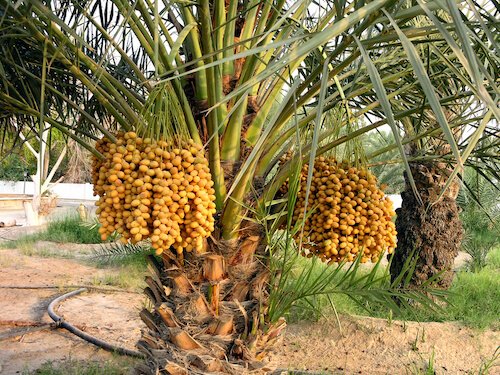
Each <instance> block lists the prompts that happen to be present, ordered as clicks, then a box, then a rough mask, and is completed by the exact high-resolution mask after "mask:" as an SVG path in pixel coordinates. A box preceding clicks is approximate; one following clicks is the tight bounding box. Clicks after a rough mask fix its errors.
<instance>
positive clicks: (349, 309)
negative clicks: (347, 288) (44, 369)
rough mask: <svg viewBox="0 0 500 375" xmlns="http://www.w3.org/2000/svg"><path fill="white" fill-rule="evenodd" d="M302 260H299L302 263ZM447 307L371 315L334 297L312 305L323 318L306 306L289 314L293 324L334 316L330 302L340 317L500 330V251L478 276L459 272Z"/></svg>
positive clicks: (376, 309) (373, 309) (378, 309)
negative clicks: (456, 323)
mask: <svg viewBox="0 0 500 375" xmlns="http://www.w3.org/2000/svg"><path fill="white" fill-rule="evenodd" d="M302 261H303V260H300V262H302ZM449 292H450V295H449V296H448V298H447V301H448V304H447V305H445V306H443V309H442V310H441V311H439V310H437V311H431V310H429V309H426V308H423V307H420V306H413V307H412V308H411V309H403V310H402V311H401V314H400V315H396V314H393V313H392V312H391V311H389V310H387V309H386V308H384V307H382V306H379V305H373V304H372V305H368V304H366V306H365V307H366V308H368V309H369V310H370V311H369V312H368V311H367V310H366V309H364V308H363V307H362V306H360V305H359V304H356V303H355V302H354V301H353V300H352V299H351V298H349V297H347V296H345V295H342V294H334V295H330V296H319V297H317V298H316V299H315V300H314V301H312V302H313V303H314V304H315V305H316V306H317V307H319V309H318V310H319V311H320V314H319V315H318V314H317V313H316V314H315V313H311V310H310V309H307V306H303V305H301V304H300V303H299V304H297V305H296V306H295V307H294V308H293V309H292V310H291V312H290V316H289V317H288V318H289V320H290V321H292V322H293V321H297V320H304V319H312V320H315V319H317V318H319V317H320V316H321V315H329V316H331V315H332V314H333V311H332V308H331V306H330V301H329V299H328V298H330V300H331V301H332V302H333V304H334V306H335V309H336V311H337V312H338V313H343V314H356V315H370V316H374V317H379V318H385V319H388V320H391V319H399V320H411V321H438V322H440V321H458V322H462V323H464V324H465V325H467V326H470V327H473V328H478V329H485V328H490V329H500V319H499V317H500V248H497V249H495V250H493V251H491V252H490V254H489V255H488V257H487V265H486V266H485V267H484V268H483V269H482V270H480V271H479V272H475V273H473V272H467V271H466V270H462V271H459V272H458V273H457V275H456V277H455V280H454V282H453V285H452V286H451V288H450V289H449Z"/></svg>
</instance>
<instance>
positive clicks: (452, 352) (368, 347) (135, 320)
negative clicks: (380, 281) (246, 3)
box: [0, 230, 500, 375]
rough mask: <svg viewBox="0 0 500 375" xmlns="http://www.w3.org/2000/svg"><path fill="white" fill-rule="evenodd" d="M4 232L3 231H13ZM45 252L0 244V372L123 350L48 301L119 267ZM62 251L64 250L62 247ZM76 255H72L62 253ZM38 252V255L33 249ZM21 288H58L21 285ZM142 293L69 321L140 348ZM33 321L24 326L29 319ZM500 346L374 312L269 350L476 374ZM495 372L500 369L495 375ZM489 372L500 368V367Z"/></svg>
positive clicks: (293, 356)
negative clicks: (59, 320)
mask: <svg viewBox="0 0 500 375" xmlns="http://www.w3.org/2000/svg"><path fill="white" fill-rule="evenodd" d="M13 233H14V232H13V231H12V230H11V231H10V232H9V233H7V232H6V231H3V232H2V231H0V237H4V238H5V237H9V236H13V235H14V234H13ZM37 246H43V248H44V249H46V248H47V247H50V250H51V253H50V255H47V254H48V253H42V254H45V256H44V257H40V256H39V255H36V254H37V253H36V252H35V253H33V254H30V253H29V252H26V251H24V254H23V251H22V250H20V249H8V248H5V245H4V248H0V306H1V308H0V374H2V375H4V374H19V373H23V372H26V371H30V370H34V369H37V368H39V367H40V366H41V365H42V364H43V363H45V362H47V361H56V362H58V361H64V360H68V359H72V360H97V361H113V360H116V355H113V354H111V353H108V352H106V351H104V350H102V349H98V348H97V347H95V346H93V345H92V344H89V343H88V342H86V341H83V340H81V339H80V338H78V337H76V336H74V335H72V334H71V333H69V332H68V331H66V330H62V329H42V328H44V327H43V326H42V327H37V326H36V325H39V324H44V323H50V322H51V319H50V318H49V317H48V315H47V306H48V304H49V303H50V301H51V300H53V299H54V298H56V297H57V296H59V295H61V294H63V293H64V292H65V291H66V290H68V289H64V287H65V286H66V287H67V286H74V285H93V284H95V280H97V279H102V278H103V277H105V276H106V275H109V274H111V275H112V274H113V273H116V272H119V270H115V269H109V268H108V269H103V268H97V267H94V266H92V265H89V263H88V262H87V263H85V262H84V261H83V260H82V257H81V256H77V255H78V254H80V255H81V254H85V253H87V252H88V249H89V247H88V246H87V247H85V246H82V245H79V246H73V245H64V246H55V245H52V246H50V244H48V243H44V244H42V245H40V244H39V245H37ZM58 249H59V250H58ZM57 252H61V254H62V255H63V256H66V257H67V255H68V254H69V253H73V255H75V257H73V258H69V259H68V258H65V259H63V258H60V257H57V255H55V254H57ZM25 254H29V255H25ZM14 286H17V287H30V286H31V287H43V286H46V287H49V286H51V287H54V286H55V287H57V288H53V289H43V288H37V289H15V288H12V287H14ZM144 304H145V299H144V297H143V296H142V294H141V293H131V292H130V291H128V292H113V293H110V292H104V291H98V290H92V291H90V292H88V293H85V294H81V295H78V296H75V297H73V298H71V299H69V300H67V301H64V302H63V303H61V304H60V305H59V306H58V308H57V309H56V310H57V312H58V314H59V315H61V316H63V317H64V319H65V320H66V321H68V322H70V323H71V324H73V325H75V326H77V327H78V328H80V329H82V330H84V331H85V332H87V333H89V334H91V335H94V336H96V337H99V338H101V339H103V340H106V341H108V342H110V343H113V344H115V345H118V346H122V347H126V348H129V349H134V347H135V344H136V342H137V341H138V339H139V338H140V331H141V329H142V328H143V327H144V326H143V323H142V322H141V320H140V319H139V311H140V310H141V309H142V308H143V307H144ZM20 325H25V326H20ZM499 344H500V334H499V332H496V331H491V330H485V331H477V330H473V329H470V328H467V327H464V326H462V325H460V324H458V323H432V322H431V323H417V322H399V321H392V322H388V321H387V320H383V319H373V318H367V317H349V316H341V317H340V327H339V324H338V322H337V321H336V320H335V319H331V320H322V321H320V322H315V323H300V324H293V325H290V326H289V327H288V328H287V330H286V332H285V335H284V337H283V342H282V343H281V344H280V345H279V346H278V347H277V348H276V350H275V352H274V353H272V354H271V355H270V361H271V365H272V367H275V368H279V369H283V370H287V369H289V370H302V371H304V370H308V371H313V372H314V373H321V374H374V375H377V374H414V373H417V374H418V373H423V372H418V371H423V370H425V369H426V366H427V364H428V362H429V360H430V359H431V358H434V360H433V366H434V369H435V371H436V374H476V373H477V372H478V370H479V368H480V366H481V364H482V363H484V362H485V361H487V360H489V359H490V358H492V356H493V355H494V352H495V350H496V349H497V347H498V345H499ZM495 371H496V372H495ZM489 373H490V374H500V370H499V368H498V367H495V368H494V369H492V370H490V372H489Z"/></svg>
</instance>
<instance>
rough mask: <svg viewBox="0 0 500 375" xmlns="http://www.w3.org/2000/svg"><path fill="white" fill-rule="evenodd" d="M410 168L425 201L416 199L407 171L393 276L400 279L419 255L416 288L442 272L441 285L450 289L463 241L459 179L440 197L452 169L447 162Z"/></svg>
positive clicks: (397, 224)
mask: <svg viewBox="0 0 500 375" xmlns="http://www.w3.org/2000/svg"><path fill="white" fill-rule="evenodd" d="M410 169H411V172H412V175H413V178H414V180H415V184H416V187H417V190H418V191H419V192H420V195H421V197H422V201H423V204H420V203H419V202H418V200H417V199H416V197H415V195H414V193H413V191H412V189H411V187H410V184H409V182H408V178H407V176H406V174H405V181H406V187H405V191H404V192H403V193H402V194H401V196H402V198H403V203H402V206H401V208H399V209H398V210H396V214H397V219H396V230H397V232H398V245H397V248H396V251H395V254H394V259H393V260H392V263H391V268H390V272H391V277H392V280H394V279H396V278H397V277H398V275H399V274H400V272H401V270H402V269H403V265H404V263H405V261H406V260H407V259H408V258H409V257H416V258H417V260H416V268H415V272H414V274H413V276H412V278H411V281H410V285H411V286H413V287H416V286H419V285H422V284H423V283H425V282H426V281H427V280H429V279H430V278H433V277H436V276H437V275H438V274H439V273H441V275H440V278H439V281H438V282H437V285H438V286H439V287H442V288H448V287H450V285H451V282H452V279H453V269H452V268H453V262H454V259H455V257H456V256H457V254H458V250H459V248H460V244H461V241H462V235H463V230H462V224H461V222H460V219H459V215H458V214H459V210H458V206H457V203H456V198H457V195H458V190H459V181H458V180H457V181H454V182H453V183H452V184H451V185H450V187H449V189H448V190H447V191H446V192H445V193H444V194H443V196H442V197H441V199H440V200H439V201H437V199H438V198H439V196H440V194H441V191H442V189H443V186H444V184H445V183H446V180H447V176H448V175H449V174H450V169H449V168H447V167H446V165H445V164H444V163H432V162H429V163H413V164H411V165H410Z"/></svg>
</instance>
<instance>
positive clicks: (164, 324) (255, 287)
mask: <svg viewBox="0 0 500 375" xmlns="http://www.w3.org/2000/svg"><path fill="white" fill-rule="evenodd" d="M210 245H211V247H209V250H212V251H211V252H210V251H209V252H206V253H203V254H200V253H196V252H192V253H189V254H186V258H185V259H184V261H183V264H180V263H179V262H178V261H176V260H175V259H172V258H171V257H169V256H167V255H166V254H164V256H163V264H160V263H159V262H158V261H156V259H155V258H154V257H150V258H149V268H150V271H151V273H152V276H151V277H148V278H147V279H146V282H147V284H148V287H147V288H146V290H145V292H146V295H147V296H149V298H150V300H151V302H152V304H153V306H154V308H153V309H152V311H148V310H143V312H142V313H141V317H142V319H143V320H144V322H145V323H146V325H147V330H145V331H144V332H143V336H142V340H141V342H140V343H139V349H140V350H141V351H142V352H143V353H144V354H145V355H146V362H147V366H141V368H138V369H137V371H139V373H142V374H171V375H176V374H247V373H255V374H257V373H268V372H269V371H271V369H269V368H266V367H265V364H264V363H262V362H261V360H262V359H263V358H264V356H265V353H266V352H267V351H268V350H270V348H272V347H273V345H275V343H276V341H277V340H279V338H280V333H281V331H282V330H283V329H284V328H285V326H286V323H285V321H284V320H279V321H278V322H276V323H273V324H271V323H270V322H268V321H266V314H267V301H268V296H269V287H268V281H269V270H268V268H267V265H266V264H264V263H263V262H262V259H263V257H262V256H263V255H264V252H265V249H266V246H265V244H264V243H263V240H262V236H261V234H260V230H259V228H251V229H250V228H248V227H247V228H245V230H243V231H242V232H241V237H240V239H238V240H237V241H232V242H228V241H220V242H218V243H217V244H215V243H211V244H210ZM146 369H148V370H146Z"/></svg>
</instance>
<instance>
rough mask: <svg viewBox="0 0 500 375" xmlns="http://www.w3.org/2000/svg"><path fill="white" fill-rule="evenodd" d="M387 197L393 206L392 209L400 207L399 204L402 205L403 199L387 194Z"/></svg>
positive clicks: (399, 196)
mask: <svg viewBox="0 0 500 375" xmlns="http://www.w3.org/2000/svg"><path fill="white" fill-rule="evenodd" d="M388 197H389V198H390V199H391V201H392V203H393V205H394V209H396V208H400V207H401V203H403V198H401V195H399V194H389V195H388Z"/></svg>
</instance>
